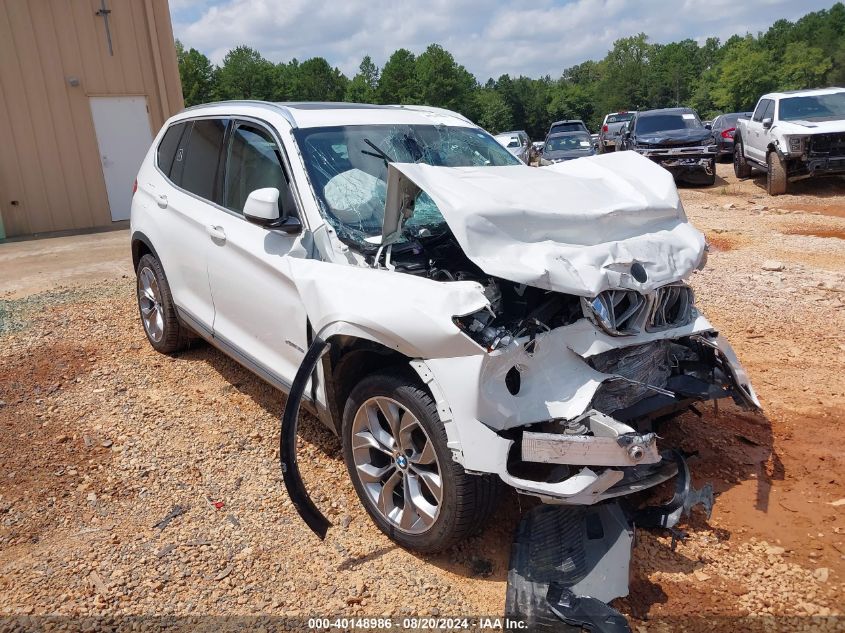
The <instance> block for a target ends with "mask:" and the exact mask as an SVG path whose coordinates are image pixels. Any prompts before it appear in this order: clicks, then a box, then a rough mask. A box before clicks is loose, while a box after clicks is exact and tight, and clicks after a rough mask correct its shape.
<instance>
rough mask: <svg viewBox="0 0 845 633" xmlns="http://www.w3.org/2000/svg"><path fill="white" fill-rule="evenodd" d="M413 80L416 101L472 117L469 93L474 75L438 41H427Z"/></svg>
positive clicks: (473, 84) (473, 87)
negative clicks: (417, 98) (415, 89)
mask: <svg viewBox="0 0 845 633" xmlns="http://www.w3.org/2000/svg"><path fill="white" fill-rule="evenodd" d="M416 79H417V82H416V83H417V86H418V87H419V96H420V100H421V101H422V102H423V103H425V104H426V105H432V106H439V107H442V108H448V109H450V110H455V111H457V112H460V113H462V114H464V115H466V116H473V114H474V113H473V112H472V110H471V109H472V105H473V104H472V102H471V97H470V95H471V93H472V91H473V90H474V89H475V87H476V81H475V77H473V76H472V74H471V73H470V72H469V71H468V70H467V69H466V68H464V67H463V66H461V65H460V64H458V63H457V62H456V61H455V58H454V57H452V54H451V53H450V52H449V51H447V50H446V49H444V48H443V47H442V46H440V45H439V44H431V45H429V47H428V48H426V49H425V52H424V53H423V54H422V55H420V56H419V57H417V61H416Z"/></svg>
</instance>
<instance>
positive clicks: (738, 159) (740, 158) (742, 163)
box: [734, 138, 751, 178]
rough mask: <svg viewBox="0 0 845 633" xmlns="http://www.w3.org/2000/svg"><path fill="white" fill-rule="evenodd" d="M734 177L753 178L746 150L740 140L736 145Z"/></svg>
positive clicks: (737, 140)
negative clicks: (746, 157) (746, 158)
mask: <svg viewBox="0 0 845 633" xmlns="http://www.w3.org/2000/svg"><path fill="white" fill-rule="evenodd" d="M734 175H735V176H736V177H737V178H748V177H750V176H751V165H749V164H748V161H747V160H745V148H744V147H743V144H742V141H740V139H739V138H737V139H736V143H734Z"/></svg>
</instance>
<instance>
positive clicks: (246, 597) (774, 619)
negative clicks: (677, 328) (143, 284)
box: [0, 165, 845, 632]
mask: <svg viewBox="0 0 845 633" xmlns="http://www.w3.org/2000/svg"><path fill="white" fill-rule="evenodd" d="M719 175H720V177H719V179H718V181H717V184H716V186H714V187H710V188H707V189H694V188H687V189H682V191H681V195H682V197H683V199H684V204H685V207H686V209H687V212H688V214H689V216H690V218H691V220H692V221H693V222H694V223H695V224H696V225H697V226H698V227H699V228H700V229H701V230H702V231H704V233H705V234H706V235H707V238H708V241H709V243H710V244H711V252H710V259H709V263H708V266H707V268H706V269H705V270H704V271H702V272H700V273H696V274H695V275H694V276H693V278H692V280H691V283H692V285H693V287H694V288H695V291H696V295H697V302H698V304H699V307H700V309H701V310H702V311H703V312H704V313H705V314H707V315H708V317H709V318H710V319H711V321H712V322H713V323H714V324H715V326H716V327H717V328H718V329H719V330H720V331H722V332H723V333H724V334H725V335H727V337H728V338H729V339H730V341H731V342H732V344H733V346H734V348H735V349H736V351H737V353H738V355H739V357H740V358H741V359H742V361H743V363H744V364H745V366H746V368H747V369H748V371H749V374H750V376H751V378H752V381H753V384H754V386H755V388H756V390H757V392H758V394H759V396H760V399H761V401H762V402H763V405H764V407H765V415H752V414H749V413H745V412H743V411H741V410H739V409H737V408H735V407H733V406H725V405H722V406H721V408H720V409H719V410H718V411H717V410H715V408H714V407H713V406H712V405H708V406H706V407H702V408H701V413H702V417H700V418H699V417H696V416H695V415H693V414H692V413H690V414H688V415H685V416H684V417H682V418H680V419H679V420H678V421H677V423H675V424H674V425H673V426H672V427H671V428H670V429H669V430H668V431H665V432H664V434H665V435H666V437H665V438H664V439H663V440H662V443H663V444H664V445H666V444H668V443H673V442H674V443H676V444H679V445H680V446H681V447H682V448H683V449H684V450H686V451H689V452H695V453H696V457H695V458H693V459H692V460H691V462H690V464H691V468H692V470H693V474H694V476H695V479H696V483H697V484H699V485H700V484H701V483H703V482H705V481H712V482H713V484H714V487H715V489H716V492H717V495H718V497H717V503H716V506H715V509H714V512H713V516H712V518H711V519H710V520H705V519H704V517H703V516H701V515H699V514H696V515H694V517H693V519H692V521H691V522H690V523H688V524H686V525H684V526H683V527H684V529H685V530H686V531H687V532H688V534H689V538H688V539H687V540H686V541H685V542H683V543H681V544H679V545H678V547H677V549H676V550H675V551H672V550H671V549H670V538H669V536H668V535H667V534H662V533H649V532H644V531H640V532H639V533H638V539H637V543H636V547H635V550H634V557H633V570H632V582H631V595H630V596H629V597H628V598H625V599H621V600H618V601H616V602H615V603H614V605H615V606H616V607H617V608H619V609H620V610H622V611H623V612H624V613H625V614H626V615H628V616H629V617H630V618H631V622H632V625H633V627H634V629H635V630H636V631H638V632H642V631H674V630H700V631H710V630H725V631H736V630H748V629H752V628H754V627H758V626H762V627H763V628H766V630H776V629H779V630H783V631H795V630H813V631H816V630H845V618H843V615H842V614H843V611H845V482H843V476H845V451H843V448H842V447H843V446H844V445H845V421H843V419H842V417H843V413H845V334H843V332H845V183H843V181H842V180H831V181H810V182H804V183H800V184H796V185H795V186H794V191H795V193H794V194H791V195H786V196H782V197H778V198H770V197H768V196H767V195H766V193H765V190H764V188H763V183H762V179H761V178H757V179H753V180H749V181H745V182H741V183H738V182H737V181H736V180H735V179H734V177H733V175H732V171H731V167H730V165H720V166H719ZM9 246H15V245H0V262H3V264H2V267H3V268H4V269H6V261H8V260H4V259H3V257H4V255H8V247H9ZM48 246H49V245H48ZM48 252H55V251H54V249H53V250H50V249H48ZM76 252H78V251H76ZM30 255H31V256H33V257H35V256H34V255H32V254H30ZM72 256H73V252H70V253H67V254H56V255H55V257H56V258H58V261H61V259H62V258H64V257H72ZM121 257H123V259H121ZM95 261H96V262H98V264H99V265H102V266H104V267H105V268H104V269H103V270H102V271H101V272H94V273H93V274H91V275H82V276H81V277H75V276H74V275H73V274H70V275H68V274H64V273H63V272H62V271H66V269H65V268H64V267H58V268H56V269H55V270H56V271H57V272H56V275H55V277H52V278H51V277H49V276H48V277H47V278H45V280H41V281H45V287H47V286H48V285H50V284H52V285H54V286H58V285H66V286H68V287H63V288H55V289H54V290H52V291H50V292H47V293H41V294H27V292H26V291H22V290H21V288H20V287H19V286H20V285H21V284H18V285H15V283H16V282H15V281H14V279H12V280H11V281H10V280H9V277H10V276H8V275H7V276H5V277H2V276H0V280H2V284H3V285H2V286H0V297H3V296H5V297H6V298H5V299H2V300H0V344H2V348H0V378H1V380H0V465H1V466H2V468H0V613H3V614H26V615H47V614H49V615H57V616H75V617H79V616H98V615H106V616H109V617H115V618H120V617H123V616H129V615H159V616H161V615H256V614H263V615H285V616H307V615H326V614H331V615H339V616H352V615H370V616H394V617H395V618H400V617H402V616H406V615H410V616H429V615H434V616H462V615H470V616H480V615H490V616H498V615H501V614H502V612H503V607H504V596H505V582H506V576H507V562H508V556H509V548H510V542H511V537H512V534H513V530H514V528H515V526H516V524H517V522H518V519H519V515H520V511H522V510H524V509H525V508H526V507H527V506H528V505H530V502H528V501H527V500H525V499H520V498H517V497H516V496H515V495H513V494H511V493H505V494H504V496H503V499H502V502H501V505H500V506H499V509H498V510H497V515H496V518H495V520H494V521H493V522H492V524H491V526H490V528H489V529H488V530H487V531H486V532H484V533H483V534H481V535H479V536H476V537H473V538H471V539H469V540H468V541H467V542H465V543H463V544H461V545H460V546H458V547H456V548H455V549H454V550H452V551H449V552H447V553H445V554H442V555H438V556H425V557H423V556H418V555H414V554H412V553H410V552H407V551H404V550H402V549H400V548H398V547H396V546H395V545H394V544H393V543H392V542H391V541H390V540H388V539H387V538H386V537H384V536H382V535H381V534H380V533H379V532H378V531H377V530H376V529H375V528H374V527H373V526H372V525H371V523H370V521H369V520H368V518H367V516H366V515H365V513H364V511H363V509H362V508H361V506H360V505H359V503H358V501H357V499H356V498H355V496H354V492H353V490H352V486H351V484H350V483H349V481H348V477H347V474H346V470H345V467H344V465H343V462H342V460H341V457H340V452H339V444H338V441H337V440H336V439H335V438H334V437H333V436H331V434H330V433H329V432H328V431H325V430H324V429H323V428H322V427H320V426H319V425H318V423H317V422H315V421H314V420H312V419H311V418H310V417H308V416H304V420H303V426H302V430H301V437H302V439H301V446H300V462H301V463H303V464H304V471H305V477H306V482H307V483H308V485H309V486H310V487H311V490H312V492H313V493H314V497H315V500H316V502H317V504H318V505H319V506H320V507H321V508H322V509H323V510H324V511H325V512H326V513H327V515H328V517H329V518H330V519H331V521H332V523H333V524H334V527H333V528H332V529H331V530H330V531H329V535H328V538H327V539H326V540H325V541H324V542H320V541H319V540H318V539H317V538H316V537H315V536H314V535H313V534H312V533H311V532H310V531H309V530H308V529H307V528H306V527H305V525H304V524H303V523H302V521H301V520H300V518H299V516H298V515H297V513H296V511H295V510H294V508H293V507H292V505H291V503H290V501H289V500H288V499H287V497H286V495H285V492H284V489H283V486H282V484H281V477H280V472H279V465H278V461H277V460H278V443H279V429H278V427H279V415H280V413H281V410H282V407H283V403H284V398H283V396H282V395H281V394H279V393H278V392H276V391H274V390H273V389H271V388H270V387H268V386H266V385H265V384H264V383H262V382H261V381H260V380H258V379H257V378H254V377H253V376H251V375H250V374H249V373H247V372H246V371H245V370H243V369H241V368H240V367H239V366H238V365H237V364H235V363H234V362H232V361H230V360H228V359H227V358H225V357H224V356H222V355H221V354H220V353H218V352H216V351H215V350H213V349H212V348H210V347H207V346H204V345H198V346H197V347H196V348H195V349H192V350H189V351H188V352H185V353H183V354H180V355H179V356H177V357H173V358H170V357H165V356H161V355H158V354H156V353H155V352H153V350H152V349H151V348H150V346H149V345H148V344H147V342H146V340H145V338H144V335H143V332H142V330H141V326H140V324H139V320H138V316H137V311H136V307H135V301H134V285H133V279H132V278H131V273H130V275H128V276H127V277H126V278H123V277H122V276H121V275H122V274H124V273H120V272H119V271H120V269H119V268H114V267H112V266H117V267H119V266H126V260H125V257H124V256H122V255H118V256H117V257H116V258H113V261H112V260H108V259H107V258H104V257H102V254H100V255H97V257H96V258H95ZM33 262H37V258H36V259H34V260H33ZM32 265H33V266H36V264H35V263H33V264H32ZM36 268H37V266H36ZM106 268H108V270H106ZM6 270H8V269H6ZM109 271H110V272H109ZM116 271H117V272H116ZM89 272H90V271H89ZM100 274H102V277H103V278H106V279H105V280H100V279H101V278H100V277H99V276H98V275H100ZM12 277H14V276H12ZM46 279H49V280H50V284H47V282H46ZM39 283H40V282H39ZM33 289H36V290H37V289H38V284H35V286H33ZM24 295H25V296H24ZM168 516H170V517H171V518H170V520H167V517H168ZM740 617H745V618H746V619H743V620H738V619H737V618H740ZM293 628H294V629H296V628H297V627H296V626H294V627H293ZM299 628H300V629H301V630H305V629H306V628H307V626H306V625H304V624H302V625H301V626H300V627H299ZM761 630H762V629H761Z"/></svg>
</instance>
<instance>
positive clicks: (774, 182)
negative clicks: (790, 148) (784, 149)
mask: <svg viewBox="0 0 845 633" xmlns="http://www.w3.org/2000/svg"><path fill="white" fill-rule="evenodd" d="M786 187H787V180H786V163H784V161H783V159H782V158H781V157H780V154H778V153H777V152H774V151H772V152H769V153H768V154H766V191H767V192H768V194H769V195H770V196H779V195H782V194H784V193H786Z"/></svg>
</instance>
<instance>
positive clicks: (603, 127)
mask: <svg viewBox="0 0 845 633" xmlns="http://www.w3.org/2000/svg"><path fill="white" fill-rule="evenodd" d="M601 131H602V132H607V125H606V124H605V125H602V126H601Z"/></svg>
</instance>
